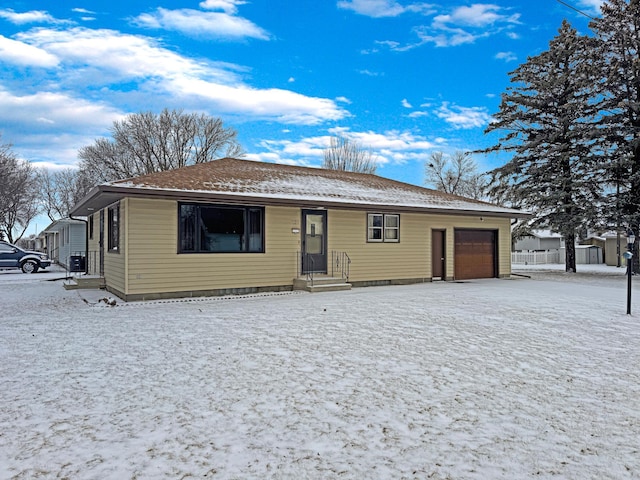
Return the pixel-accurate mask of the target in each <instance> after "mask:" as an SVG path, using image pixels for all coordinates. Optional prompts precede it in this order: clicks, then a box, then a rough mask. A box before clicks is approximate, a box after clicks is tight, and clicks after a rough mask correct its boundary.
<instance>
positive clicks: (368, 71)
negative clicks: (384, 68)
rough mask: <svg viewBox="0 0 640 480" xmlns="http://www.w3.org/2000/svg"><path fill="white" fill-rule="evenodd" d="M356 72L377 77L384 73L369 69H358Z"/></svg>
mask: <svg viewBox="0 0 640 480" xmlns="http://www.w3.org/2000/svg"><path fill="white" fill-rule="evenodd" d="M358 73H361V74H362V75H367V76H368V77H379V76H382V75H384V73H379V72H372V71H371V70H367V69H365V70H358Z"/></svg>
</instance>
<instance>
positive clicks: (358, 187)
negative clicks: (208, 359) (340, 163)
mask: <svg viewBox="0 0 640 480" xmlns="http://www.w3.org/2000/svg"><path fill="white" fill-rule="evenodd" d="M100 196H102V197H103V198H102V201H98V199H99V197H100ZM123 196H154V197H157V196H168V197H172V198H179V199H182V200H188V199H190V198H192V199H194V200H199V201H200V200H207V199H208V200H211V201H214V200H220V201H236V202H238V203H253V204H256V203H257V204H267V205H269V204H275V205H278V204H283V205H284V204H296V205H310V204H313V205H317V206H319V207H321V206H325V207H337V208H339V207H344V208H364V207H366V208H369V209H370V208H380V209H385V210H386V209H396V210H421V211H433V212H438V213H446V212H449V213H452V214H456V213H457V214H461V213H465V212H466V213H477V214H485V215H494V216H501V217H523V216H528V215H527V214H526V213H523V212H520V211H518V210H513V209H509V208H503V207H499V206H496V205H493V204H490V203H486V202H481V201H478V200H472V199H468V198H464V197H459V196H456V195H450V194H446V193H443V192H439V191H436V190H431V189H428V188H423V187H418V186H416V185H411V184H407V183H402V182H398V181H395V180H390V179H387V178H383V177H380V176H377V175H371V174H362V173H353V172H341V171H335V170H325V169H320V168H308V167H296V166H290V165H281V164H275V163H264V162H255V161H250V160H238V159H233V158H224V159H220V160H214V161H212V162H209V163H202V164H198V165H192V166H188V167H184V168H180V169H177V170H170V171H165V172H158V173H152V174H149V175H143V176H140V177H135V178H130V179H126V180H119V181H115V182H110V183H108V184H105V185H101V186H99V187H97V188H96V189H94V191H92V192H91V193H90V194H89V195H88V196H87V197H86V198H85V199H83V200H82V201H81V202H80V204H78V205H77V206H76V207H75V208H74V212H73V213H74V214H75V215H86V214H88V213H90V212H91V205H92V204H96V205H95V206H94V209H96V210H97V209H98V208H102V207H103V206H104V205H106V204H108V203H104V202H105V201H107V200H108V201H109V203H110V202H111V201H114V200H117V197H120V198H121V197H123ZM96 202H97V203H96Z"/></svg>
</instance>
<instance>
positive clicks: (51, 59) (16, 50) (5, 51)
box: [0, 35, 58, 67]
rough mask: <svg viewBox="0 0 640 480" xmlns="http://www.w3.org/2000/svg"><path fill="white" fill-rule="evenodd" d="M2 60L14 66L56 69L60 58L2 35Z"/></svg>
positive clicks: (0, 36)
mask: <svg viewBox="0 0 640 480" xmlns="http://www.w3.org/2000/svg"><path fill="white" fill-rule="evenodd" d="M0 60H2V62H5V63H11V64H14V65H23V66H30V67H55V66H56V65H58V58H57V57H56V56H55V55H51V54H50V53H48V52H46V51H45V50H43V49H41V48H38V47H33V46H31V45H29V44H27V43H24V42H19V41H16V40H11V39H10V38H7V37H3V36H2V35H0Z"/></svg>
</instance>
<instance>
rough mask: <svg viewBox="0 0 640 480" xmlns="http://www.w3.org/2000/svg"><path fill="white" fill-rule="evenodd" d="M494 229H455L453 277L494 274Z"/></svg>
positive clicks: (491, 276) (480, 276)
mask: <svg viewBox="0 0 640 480" xmlns="http://www.w3.org/2000/svg"><path fill="white" fill-rule="evenodd" d="M496 238H497V232H496V231H495V230H456V231H455V258H454V261H455V269H454V270H455V272H454V273H455V278H456V279H458V280H465V279H472V278H494V277H496V276H497V274H496V258H497V255H496V251H497V249H496Z"/></svg>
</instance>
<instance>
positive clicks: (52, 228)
mask: <svg viewBox="0 0 640 480" xmlns="http://www.w3.org/2000/svg"><path fill="white" fill-rule="evenodd" d="M43 234H44V236H45V239H46V248H47V253H48V255H49V258H51V261H52V262H55V263H57V264H59V265H62V266H63V267H65V268H67V269H69V270H84V262H85V260H84V259H85V257H86V248H87V247H86V245H87V243H86V235H87V230H86V223H85V222H83V221H81V220H72V219H70V218H62V219H60V220H56V221H54V222H53V223H52V224H51V225H49V226H48V227H47V228H45V229H44V231H43ZM78 257H80V258H82V260H81V261H80V262H81V265H80V264H78V261H79V260H78Z"/></svg>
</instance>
